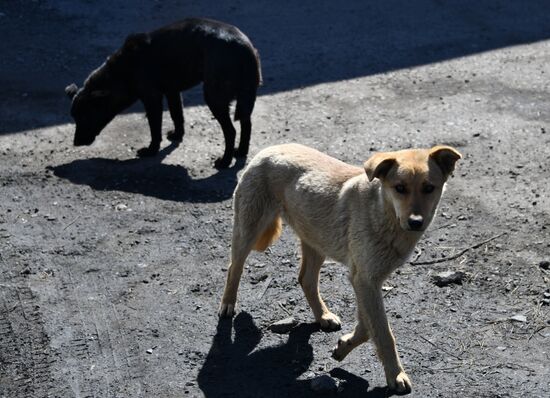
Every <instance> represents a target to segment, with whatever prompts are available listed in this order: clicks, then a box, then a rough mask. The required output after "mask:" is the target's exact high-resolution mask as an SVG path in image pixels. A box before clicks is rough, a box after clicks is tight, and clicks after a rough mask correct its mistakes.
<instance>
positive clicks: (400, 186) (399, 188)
mask: <svg viewBox="0 0 550 398" xmlns="http://www.w3.org/2000/svg"><path fill="white" fill-rule="evenodd" d="M395 191H396V192H397V193H406V192H407V188H405V185H403V184H397V185H396V186H395Z"/></svg>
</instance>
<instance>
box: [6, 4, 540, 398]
mask: <svg viewBox="0 0 550 398" xmlns="http://www.w3.org/2000/svg"><path fill="white" fill-rule="evenodd" d="M548 15H550V3H548V2H545V1H533V2H527V3H524V2H507V1H486V2H474V1H460V2H458V1H457V2H443V1H428V0H420V1H415V2H407V1H397V0H395V1H373V2H363V1H355V0H353V1H348V2H340V3H338V2H316V1H302V2H268V1H264V0H261V1H256V2H245V1H237V2H229V1H203V2H185V1H183V2H182V1H162V2H160V1H136V2H128V3H126V2H112V1H111V2H108V1H104V0H100V1H95V2H89V1H84V0H77V1H67V0H45V1H32V2H31V1H18V0H14V1H9V2H3V3H0V37H3V38H4V40H2V41H0V54H1V55H0V83H1V86H2V90H1V91H0V159H1V168H0V255H1V256H0V397H6V398H7V397H9V398H12V397H25V398H26V397H152V396H158V397H184V396H199V397H200V396H204V397H284V396H288V397H308V396H312V397H313V396H315V397H317V396H319V395H323V394H321V393H319V392H315V391H313V390H312V388H311V381H312V380H314V379H315V378H316V377H318V376H320V375H329V376H330V377H332V378H333V379H334V381H335V382H336V385H337V386H338V389H337V390H336V391H328V392H325V393H324V396H338V397H357V396H366V397H385V396H387V395H389V394H390V392H389V391H387V390H386V388H385V379H384V375H383V370H382V367H381V365H380V363H379V361H378V358H377V357H376V355H375V352H374V349H373V347H372V345H371V344H370V343H367V344H365V345H363V346H361V347H360V348H358V349H356V350H355V351H354V352H353V353H352V354H350V355H349V356H348V357H347V358H346V359H345V360H344V361H343V362H342V363H337V362H335V361H334V360H333V359H331V357H330V350H331V348H332V347H333V346H334V345H335V344H336V341H337V339H338V337H339V335H340V333H347V332H349V331H350V330H351V329H352V328H353V325H354V321H355V314H354V311H355V304H354V296H353V292H352V289H351V286H350V285H349V282H348V280H347V270H346V268H345V266H344V265H341V264H336V263H333V262H330V261H329V262H327V264H326V265H325V266H324V268H323V270H322V281H321V291H322V293H323V295H324V297H325V299H326V301H327V304H328V305H329V307H330V308H331V309H332V311H334V312H335V313H337V314H338V315H339V316H340V317H341V318H342V321H343V330H342V331H341V332H336V333H325V332H322V331H320V330H319V329H318V327H317V326H316V325H315V324H314V323H312V321H313V319H312V315H311V312H310V310H309V308H308V306H307V303H306V302H305V299H304V297H303V294H302V292H301V289H300V287H299V286H298V283H297V274H298V265H299V247H298V245H297V242H296V239H295V237H294V236H293V234H292V232H291V231H290V230H289V229H288V228H285V231H284V233H283V236H282V238H281V240H280V241H279V242H278V243H277V244H275V245H274V246H273V247H272V248H271V249H270V250H269V251H268V252H267V253H266V254H258V253H256V254H254V255H252V256H251V257H250V258H249V260H248V262H247V268H246V269H245V273H244V274H243V279H242V282H241V289H240V295H239V299H238V311H239V312H238V314H237V316H236V317H235V318H234V319H233V320H232V321H227V322H219V321H218V318H217V314H216V311H217V307H218V303H219V300H220V298H221V294H222V289H223V284H224V280H225V271H226V270H227V263H228V256H229V241H230V237H231V218H232V209H231V195H232V192H233V189H234V187H235V185H236V183H237V181H238V176H239V173H240V172H241V170H242V168H243V166H244V164H242V163H235V164H234V165H233V166H232V167H231V168H230V169H228V170H224V171H217V170H215V169H214V168H213V162H214V159H216V158H217V157H218V156H219V155H220V154H221V153H222V150H223V136H222V134H221V130H220V128H219V126H218V124H217V122H216V121H215V120H213V118H212V116H211V114H210V113H209V111H208V109H207V108H206V107H205V106H204V103H203V100H202V95H201V90H200V87H198V88H196V89H193V90H190V91H189V92H188V93H185V95H184V100H185V105H186V109H185V117H186V136H185V138H184V141H183V143H182V144H180V145H179V146H175V145H170V144H169V143H168V141H166V140H164V141H163V145H162V150H161V153H160V154H159V155H158V156H157V157H155V158H152V159H137V158H136V156H135V152H136V150H137V149H138V148H141V147H143V146H144V145H146V144H147V143H148V142H149V130H148V127H147V122H146V120H145V118H144V116H143V110H142V107H141V105H139V104H138V105H135V106H134V107H132V108H131V109H130V110H128V112H126V113H125V114H124V115H120V116H118V117H117V118H116V119H115V120H114V121H113V122H112V123H111V124H110V125H109V126H108V127H107V128H106V129H105V130H104V131H103V132H102V134H101V135H100V136H99V137H98V138H97V140H96V142H95V143H94V144H93V145H92V146H90V147H78V148H75V147H73V146H72V136H73V133H74V125H73V124H72V120H71V118H70V115H69V106H70V103H69V100H68V99H67V98H66V97H65V94H64V92H63V88H64V87H65V86H66V85H67V84H69V83H71V82H73V81H75V82H77V83H78V84H81V83H82V81H83V80H84V79H85V77H86V76H87V74H88V73H89V72H90V71H91V70H92V69H94V68H95V67H97V66H99V65H100V64H101V63H102V62H103V60H104V59H105V58H106V56H107V55H108V54H109V53H111V52H112V51H114V50H115V49H116V48H118V47H119V46H120V45H121V44H122V42H123V40H124V38H125V36H126V35H127V34H129V33H132V32H137V31H146V30H150V29H154V28H156V27H159V26H162V25H163V24H165V23H167V22H171V21H173V20H175V19H179V18H184V17H187V16H206V17H212V18H216V19H220V20H223V21H226V22H229V23H233V24H235V25H237V26H238V27H239V28H241V29H242V30H243V31H244V32H245V33H246V34H247V35H248V36H249V37H250V38H251V40H252V41H253V42H254V44H255V45H256V47H257V48H258V50H259V52H260V54H261V58H262V66H263V75H264V82H265V84H264V86H263V87H261V88H260V91H259V97H258V100H257V102H256V108H255V112H254V114H253V132H252V141H251V151H250V152H251V156H253V155H254V154H255V153H257V152H258V151H259V150H260V149H262V148H264V147H266V146H268V145H273V144H278V143H283V142H299V143H302V144H306V145H310V146H312V147H315V148H317V149H319V150H322V151H324V152H327V153H329V154H331V155H332V156H335V157H337V158H339V159H341V160H344V161H347V162H349V163H354V164H361V163H362V162H363V161H364V160H366V159H367V158H368V157H369V156H370V155H371V154H372V153H374V152H376V151H379V150H393V149H401V148H407V147H428V146H431V145H435V144H449V145H453V146H455V147H456V148H457V149H458V150H459V151H461V152H462V153H463V155H464V159H463V160H462V161H460V162H459V163H458V164H457V170H456V172H455V176H454V178H452V179H451V180H450V181H449V183H448V188H447V191H446V193H445V195H444V197H443V199H442V202H441V206H440V209H439V212H438V216H437V217H436V219H435V220H434V222H433V224H432V225H431V227H430V228H429V230H428V232H427V233H426V235H425V237H424V238H423V239H422V241H421V242H420V243H419V245H418V248H417V253H416V254H415V256H414V258H413V259H411V260H413V261H412V263H413V264H411V263H408V264H405V265H404V266H403V267H402V268H401V269H399V270H398V271H397V272H396V273H395V274H394V275H393V276H392V277H391V278H390V280H388V282H387V284H386V289H385V300H386V307H387V312H388V314H389V316H388V318H389V320H390V323H391V324H392V327H393V330H394V333H395V335H396V339H397V345H398V349H399V351H400V354H401V358H402V362H403V365H404V366H405V369H406V370H407V372H408V374H409V376H410V377H411V380H412V383H413V392H412V394H411V396H414V397H457V396H461V397H518V396H525V397H547V396H550V384H549V383H550V382H549V379H548V372H549V365H548V364H549V363H550V355H549V348H548V347H550V344H549V341H550V313H549V308H550V306H549V305H548V304H549V296H550V290H549V289H550V279H549V278H550V270H549V269H548V261H550V232H549V231H550V199H549V196H548V190H549V183H548V181H549V178H550V166H549V160H548V159H549V158H550V83H549V74H550V68H549V66H548V65H549V64H550V62H549V61H550V25H548V23H547V16H548ZM169 128H171V122H170V119H169V116H168V114H167V113H165V115H164V131H167V130H168V129H169ZM447 270H451V271H461V272H463V273H464V275H465V277H464V278H463V280H462V284H451V285H449V286H444V287H439V286H437V285H436V284H435V283H434V279H433V277H434V275H436V274H438V273H440V272H443V271H447ZM289 316H293V317H294V318H296V319H297V320H298V321H299V322H300V323H299V324H298V326H296V327H295V328H293V329H292V330H291V331H290V332H289V333H287V334H283V335H280V334H275V333H273V332H271V331H269V330H268V329H267V326H268V325H270V324H271V323H273V322H275V321H278V320H281V319H283V318H286V317H289Z"/></svg>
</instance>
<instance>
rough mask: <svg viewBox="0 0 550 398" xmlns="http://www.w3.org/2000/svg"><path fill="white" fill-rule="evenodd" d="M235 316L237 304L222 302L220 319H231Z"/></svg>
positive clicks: (219, 312)
mask: <svg viewBox="0 0 550 398" xmlns="http://www.w3.org/2000/svg"><path fill="white" fill-rule="evenodd" d="M233 315H235V304H229V303H224V302H222V303H221V304H220V309H219V310H218V316H219V317H220V318H231V317H232V316H233Z"/></svg>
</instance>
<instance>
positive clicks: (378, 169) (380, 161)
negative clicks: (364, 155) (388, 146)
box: [363, 152, 397, 181]
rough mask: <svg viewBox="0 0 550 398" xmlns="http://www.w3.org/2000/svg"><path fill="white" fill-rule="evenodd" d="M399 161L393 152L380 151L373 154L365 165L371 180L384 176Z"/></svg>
mask: <svg viewBox="0 0 550 398" xmlns="http://www.w3.org/2000/svg"><path fill="white" fill-rule="evenodd" d="M396 163H397V160H396V159H395V154H393V153H392V152H380V153H375V154H374V155H372V156H371V157H370V158H369V160H367V161H366V162H365V164H364V165H363V166H364V167H365V172H366V173H367V177H368V178H369V181H372V180H374V179H375V178H384V177H385V176H386V174H388V171H390V169H391V168H392V167H393V166H394V165H395V164H396Z"/></svg>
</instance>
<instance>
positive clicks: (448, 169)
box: [430, 145, 462, 178]
mask: <svg viewBox="0 0 550 398" xmlns="http://www.w3.org/2000/svg"><path fill="white" fill-rule="evenodd" d="M430 158H431V159H433V160H434V161H435V163H436V164H437V165H438V166H439V168H440V169H441V171H443V174H444V175H445V178H447V177H448V176H449V175H451V174H452V172H453V171H454V169H455V163H456V161H457V160H458V159H461V158H462V155H461V154H460V153H459V152H458V151H457V150H456V149H454V148H452V147H450V146H445V145H438V146H434V147H433V148H432V149H430Z"/></svg>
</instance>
